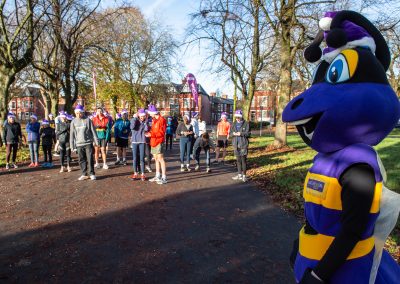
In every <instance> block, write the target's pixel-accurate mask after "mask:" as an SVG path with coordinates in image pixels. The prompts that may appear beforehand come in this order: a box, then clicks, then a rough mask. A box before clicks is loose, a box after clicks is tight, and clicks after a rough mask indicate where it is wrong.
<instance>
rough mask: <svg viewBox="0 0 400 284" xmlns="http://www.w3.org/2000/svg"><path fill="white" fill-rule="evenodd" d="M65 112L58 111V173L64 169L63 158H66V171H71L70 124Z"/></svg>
mask: <svg viewBox="0 0 400 284" xmlns="http://www.w3.org/2000/svg"><path fill="white" fill-rule="evenodd" d="M67 116H68V115H67V114H66V113H64V112H63V113H60V116H59V120H60V121H59V123H58V125H57V129H56V138H57V141H58V150H59V152H60V159H61V169H60V173H62V172H64V169H65V158H67V171H68V172H71V171H72V169H71V147H70V144H69V138H70V135H69V132H70V128H71V125H70V123H69V121H68V118H67Z"/></svg>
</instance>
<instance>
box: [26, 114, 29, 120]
mask: <svg viewBox="0 0 400 284" xmlns="http://www.w3.org/2000/svg"><path fill="white" fill-rule="evenodd" d="M28 119H29V112H25V120H28Z"/></svg>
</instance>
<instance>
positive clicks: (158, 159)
mask: <svg viewBox="0 0 400 284" xmlns="http://www.w3.org/2000/svg"><path fill="white" fill-rule="evenodd" d="M148 113H149V115H150V116H151V118H152V125H151V129H150V131H149V132H146V134H145V136H146V137H150V146H151V154H153V156H154V159H155V163H156V176H155V177H154V178H152V179H150V180H149V181H151V182H157V184H166V183H167V174H166V166H165V160H164V149H165V147H164V142H165V132H166V129H167V122H166V120H165V118H164V117H162V116H161V115H160V112H159V111H158V110H157V108H156V107H155V106H154V105H149V109H148ZM160 171H161V173H160Z"/></svg>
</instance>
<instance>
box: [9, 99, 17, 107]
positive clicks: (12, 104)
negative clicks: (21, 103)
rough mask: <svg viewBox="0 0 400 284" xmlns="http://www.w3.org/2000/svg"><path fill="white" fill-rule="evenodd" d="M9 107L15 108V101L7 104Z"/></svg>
mask: <svg viewBox="0 0 400 284" xmlns="http://www.w3.org/2000/svg"><path fill="white" fill-rule="evenodd" d="M9 107H10V108H11V109H15V107H16V103H15V101H11V102H10V104H9Z"/></svg>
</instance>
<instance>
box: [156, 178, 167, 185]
mask: <svg viewBox="0 0 400 284" xmlns="http://www.w3.org/2000/svg"><path fill="white" fill-rule="evenodd" d="M166 183H167V178H161V179H159V180H158V181H157V184H166Z"/></svg>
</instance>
